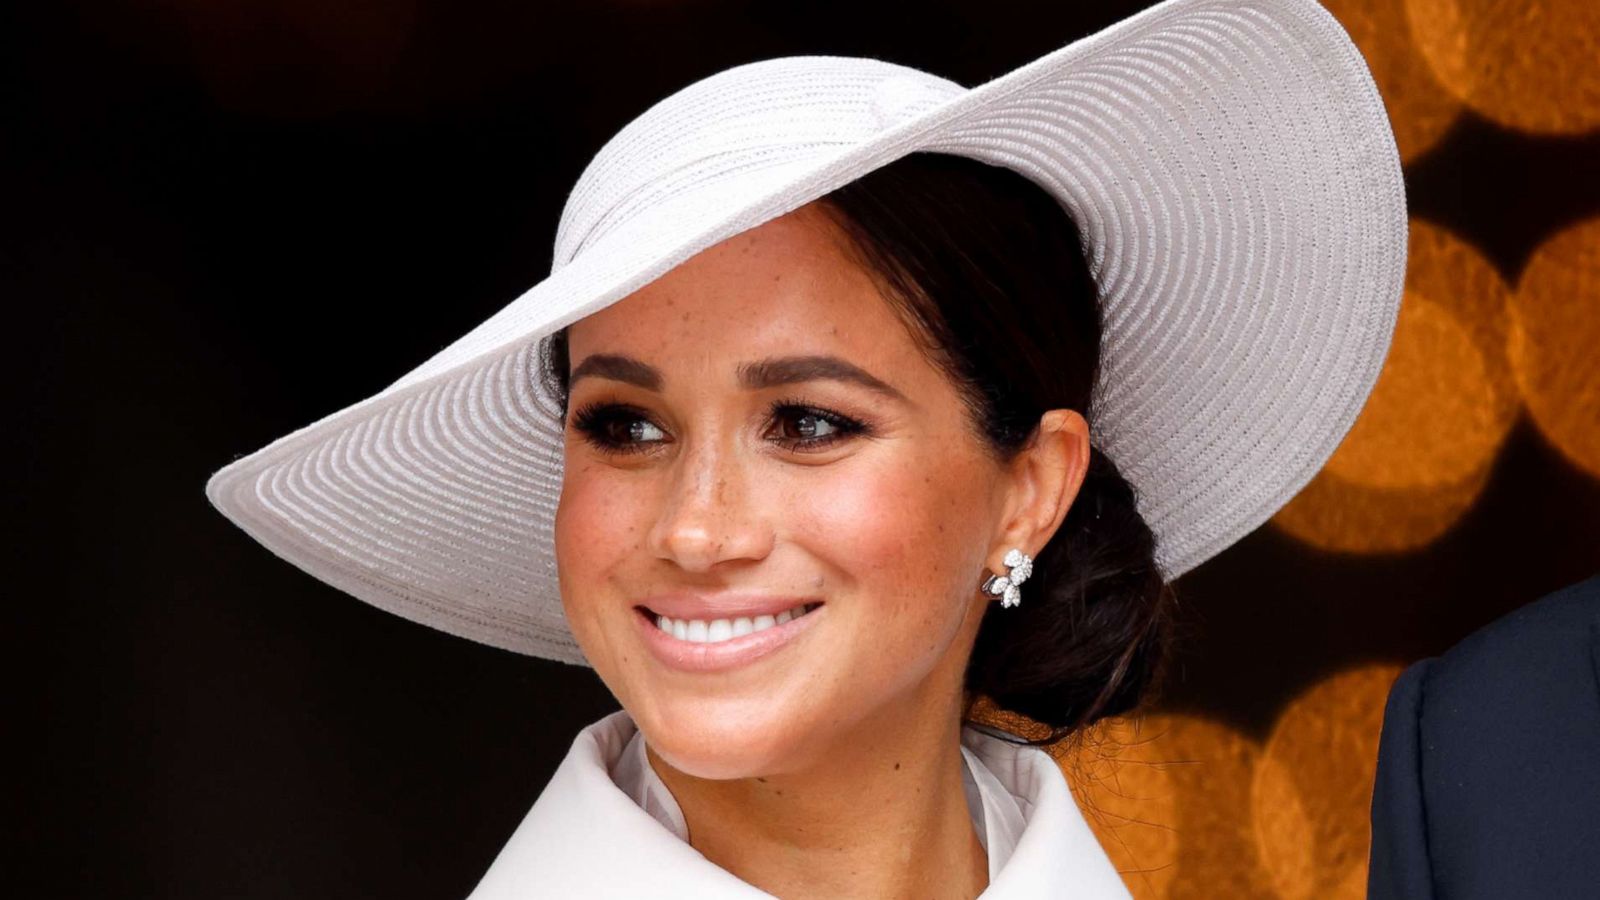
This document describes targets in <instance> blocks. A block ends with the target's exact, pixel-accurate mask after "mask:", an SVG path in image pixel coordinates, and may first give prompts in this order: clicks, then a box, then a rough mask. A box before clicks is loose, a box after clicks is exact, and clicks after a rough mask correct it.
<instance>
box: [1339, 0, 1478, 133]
mask: <svg viewBox="0 0 1600 900" xmlns="http://www.w3.org/2000/svg"><path fill="white" fill-rule="evenodd" d="M1323 6H1325V7H1326V8H1327V9H1328V11H1329V12H1331V13H1333V15H1334V17H1335V18H1337V19H1338V20H1339V24H1341V25H1343V26H1344V28H1345V30H1346V31H1348V32H1349V33H1350V38H1351V40H1353V41H1355V43H1356V46H1357V47H1359V48H1360V49H1361V55H1362V56H1365V57H1366V59H1367V66H1368V68H1370V69H1371V70H1372V77H1373V80H1374V81H1376V82H1377V83H1378V92H1379V93H1380V94H1382V95H1383V103H1384V106H1386V107H1387V108H1388V110H1389V118H1390V121H1391V123H1392V124H1393V126H1394V137H1395V143H1397V144H1399V146H1400V158H1401V160H1403V161H1405V162H1409V161H1411V160H1412V159H1415V158H1416V157H1418V156H1420V155H1422V154H1423V153H1424V152H1426V151H1427V150H1428V149H1429V148H1430V147H1432V146H1433V145H1434V143H1435V142H1437V141H1438V139H1439V137H1440V135H1442V134H1444V133H1445V132H1446V131H1448V130H1449V128H1450V125H1451V124H1452V123H1453V122H1455V120H1456V117H1457V116H1458V115H1460V113H1461V101H1460V100H1457V99H1456V97H1455V95H1454V94H1451V93H1450V92H1449V91H1447V90H1445V89H1444V88H1443V87H1441V86H1440V85H1439V83H1438V82H1437V81H1435V80H1434V77H1433V72H1432V71H1431V70H1430V69H1429V68H1428V63H1427V62H1426V61H1425V60H1424V59H1422V57H1421V56H1420V55H1419V54H1418V53H1417V48H1416V47H1415V46H1414V45H1413V44H1412V42H1411V32H1410V30H1409V29H1408V28H1407V26H1406V12H1405V7H1404V6H1402V5H1401V4H1399V3H1396V2H1395V0H1323Z"/></svg>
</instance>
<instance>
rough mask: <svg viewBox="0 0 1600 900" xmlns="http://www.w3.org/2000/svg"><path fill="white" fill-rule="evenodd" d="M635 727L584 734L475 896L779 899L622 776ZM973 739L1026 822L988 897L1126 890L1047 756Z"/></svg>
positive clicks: (625, 723) (608, 725)
mask: <svg viewBox="0 0 1600 900" xmlns="http://www.w3.org/2000/svg"><path fill="white" fill-rule="evenodd" d="M635 728H636V726H635V725H634V723H633V720H632V719H631V718H630V717H628V715H627V713H626V711H623V710H619V711H617V712H614V713H612V714H610V715H608V716H606V717H605V718H603V719H601V720H600V721H598V722H595V723H593V724H592V725H589V726H588V727H586V728H584V730H583V731H582V732H580V733H579V734H578V737H577V739H576V740H574V741H573V744H572V749H571V750H570V751H569V752H568V753H567V756H566V758H565V759H564V760H562V762H561V765H560V766H559V767H557V769H556V772H555V775H553V776H552V777H551V779H550V783H549V784H548V785H546V786H545V789H544V791H543V792H542V793H541V794H540V795H539V799H538V800H537V801H536V802H535V803H534V804H533V808H532V809H531V810H529V811H528V815H527V816H526V817H525V818H524V819H523V820H522V824H521V825H519V826H518V827H517V830H516V831H515V832H514V833H513V834H512V835H511V839H510V840H509V841H508V842H507V843H506V845H505V847H504V848H503V849H502V850H501V851H500V855H499V856H498V857H496V859H495V861H494V863H493V864H492V865H491V866H490V867H489V870H488V871H487V872H486V873H485V874H484V876H483V879H482V880H481V881H480V882H479V884H478V886H477V888H476V889H475V890H474V891H473V892H472V894H471V896H470V898H469V900H526V898H536V897H589V898H638V897H694V898H704V900H759V898H769V900H770V898H771V897H772V895H771V894H768V893H766V892H765V891H762V890H759V889H757V888H756V887H754V886H752V885H750V884H747V883H746V882H744V881H741V880H740V879H738V878H736V877H734V876H733V875H732V874H730V873H729V872H727V871H726V870H725V869H723V868H721V867H720V866H717V865H716V864H714V863H712V862H711V861H710V860H708V859H706V858H705V857H704V856H702V855H701V854H700V853H699V851H697V850H695V849H694V848H693V847H691V846H690V845H689V844H687V843H685V842H684V841H682V840H680V839H679V838H678V836H677V835H675V834H673V833H672V832H671V831H669V830H668V829H666V828H665V827H663V826H662V825H661V823H660V822H657V821H656V820H655V819H654V818H653V817H651V816H650V815H649V814H648V813H646V812H645V811H644V810H643V809H641V808H640V807H639V806H638V805H637V804H635V803H634V802H633V800H632V799H631V798H630V797H628V795H627V794H625V793H624V792H623V791H622V790H621V789H620V788H618V787H617V785H616V783H615V782H614V781H612V779H611V774H610V767H611V765H612V764H613V763H614V762H615V761H616V760H617V759H618V758H619V757H620V756H621V754H622V750H623V748H624V747H625V746H626V745H627V742H628V739H629V738H630V737H632V736H633V733H634V730H635ZM964 744H965V746H966V747H967V748H968V749H970V750H971V751H972V752H973V753H974V754H975V755H976V756H977V757H978V758H979V759H981V760H982V761H983V763H984V764H985V765H986V766H988V768H989V769H990V771H992V772H993V773H994V775H995V776H996V778H998V779H999V781H1000V783H1001V784H1002V785H1003V786H1004V787H1005V789H1006V790H1008V791H1010V792H1011V793H1012V794H1013V795H1014V796H1016V797H1017V798H1018V802H1019V804H1020V805H1021V807H1022V810H1023V815H1024V817H1025V818H1026V819H1027V827H1026V829H1025V830H1024V831H1023V833H1022V837H1021V839H1020V840H1019V841H1018V843H1017V847H1016V850H1015V851H1014V852H1013V853H1012V855H1011V858H1010V859H1009V860H1007V862H1006V864H1005V866H1004V868H1003V869H1002V870H1001V871H1000V874H999V876H998V877H997V878H994V879H993V880H992V881H991V883H990V885H989V888H988V890H986V891H984V892H983V894H982V896H983V898H985V900H999V898H1004V900H1022V898H1029V900H1031V898H1037V897H1074V898H1089V900H1102V898H1115V900H1124V898H1127V897H1128V892H1127V889H1126V888H1125V887H1124V886H1123V884H1122V880H1121V878H1120V877H1119V876H1118V875H1117V873H1116V870H1115V869H1114V868H1113V867H1112V865H1111V862H1110V860H1109V859H1107V858H1106V855H1105V852H1104V851H1103V850H1101V848H1100V845H1099V843H1098V842H1097V841H1096V840H1095V837H1094V834H1093V833H1092V832H1091V831H1090V830H1089V827H1088V825H1087V824H1086V823H1085V822H1084V820H1083V817H1082V815H1081V814H1080V813H1079V812H1078V806H1077V803H1076V802H1075V801H1074V800H1073V798H1072V794H1071V792H1070V791H1069V790H1068V789H1067V785H1066V781H1065V779H1064V778H1062V776H1061V772H1060V769H1058V768H1057V767H1056V764H1055V762H1054V760H1052V759H1051V758H1050V756H1049V754H1047V753H1045V752H1043V751H1041V750H1037V749H1034V748H1030V747H1015V746H1013V745H1011V744H1008V743H1006V742H1005V741H1002V740H1000V739H998V738H994V737H990V736H987V735H982V734H978V733H976V732H968V734H967V736H966V737H965V738H964Z"/></svg>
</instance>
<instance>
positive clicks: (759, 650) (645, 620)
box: [633, 603, 827, 673]
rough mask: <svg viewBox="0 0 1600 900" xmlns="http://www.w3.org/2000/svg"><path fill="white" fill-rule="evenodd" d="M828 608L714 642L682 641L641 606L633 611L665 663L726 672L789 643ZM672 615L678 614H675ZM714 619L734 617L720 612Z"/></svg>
mask: <svg viewBox="0 0 1600 900" xmlns="http://www.w3.org/2000/svg"><path fill="white" fill-rule="evenodd" d="M795 605H799V604H798V603H797V604H795ZM785 608H786V609H787V608H788V607H785ZM826 609H827V604H822V605H820V606H818V607H817V608H816V609H813V610H812V611H811V612H808V613H806V614H805V615H803V616H801V617H800V618H798V619H790V620H789V621H787V622H784V623H783V624H782V625H774V626H772V627H771V628H768V629H765V630H763V631H756V632H752V633H750V634H746V635H741V636H739V637H736V638H729V639H728V640H726V641H721V642H719V643H715V644H701V643H696V642H695V641H680V640H678V639H677V638H675V637H673V636H672V635H670V634H668V633H666V632H665V631H662V630H661V629H660V628H658V627H656V619H655V616H654V615H653V614H652V613H650V612H648V611H646V610H644V609H640V608H638V607H635V608H634V610H633V620H634V621H635V622H638V623H639V628H640V630H642V631H643V632H644V633H643V634H642V635H641V638H642V640H643V641H644V644H645V646H646V647H649V648H650V653H651V655H653V656H655V658H656V659H657V660H658V661H659V662H660V663H661V664H662V665H664V666H666V667H668V668H670V669H676V670H678V671H680V672H694V673H707V672H725V671H728V670H730V669H736V668H739V667H740V666H746V665H749V664H751V663H753V662H755V661H756V660H758V659H761V658H763V657H766V656H769V655H771V654H773V653H775V652H777V651H778V650H779V649H781V648H783V647H785V646H787V645H789V644H790V643H791V642H793V641H795V640H796V639H798V638H799V637H800V636H801V635H804V634H805V633H806V632H808V631H810V630H811V628H812V626H813V625H815V624H816V621H815V620H816V618H817V616H819V615H822V614H823V611H824V610H826ZM668 615H670V613H669V614H668ZM758 615H759V614H758ZM672 618H678V617H677V616H672ZM685 618H699V617H698V616H696V617H685ZM714 618H718V619H725V618H735V617H734V616H726V615H718V616H715V617H714Z"/></svg>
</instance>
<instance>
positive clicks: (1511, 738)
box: [1372, 575, 1600, 897]
mask: <svg viewBox="0 0 1600 900" xmlns="http://www.w3.org/2000/svg"><path fill="white" fill-rule="evenodd" d="M1596 747H1600V575H1597V576H1594V577H1591V578H1589V579H1587V580H1585V581H1581V582H1579V583H1577V584H1573V585H1570V586H1568V587H1566V588H1563V589H1561V590H1558V591H1555V592H1554V593H1551V594H1548V595H1546V596H1544V597H1542V598H1540V599H1539V600H1537V601H1535V602H1533V603H1530V604H1528V605H1527V606H1524V607H1522V608H1520V609H1518V610H1516V611H1515V612H1512V613H1510V614H1508V615H1506V616H1504V617H1502V618H1501V619H1498V620H1496V621H1495V622H1492V623H1490V624H1489V625H1487V626H1485V627H1484V628H1482V629H1480V630H1478V631H1477V632H1474V633H1473V634H1472V635H1470V636H1468V637H1467V638H1466V639H1464V640H1462V641H1461V642H1460V643H1458V644H1457V645H1456V646H1454V647H1452V648H1451V649H1450V650H1449V651H1448V652H1446V653H1444V654H1443V655H1441V656H1439V657H1437V658H1435V659H1429V660H1423V661H1421V662H1419V663H1416V664H1415V665H1413V666H1411V667H1410V668H1408V669H1407V670H1406V671H1405V673H1404V674H1402V675H1401V677H1400V678H1399V679H1398V680H1397V681H1396V682H1395V685H1394V687H1393V689H1392V690H1391V692H1390V695H1389V702H1388V706H1387V708H1386V710H1385V713H1384V723H1383V736H1382V739H1381V742H1380V749H1379V755H1378V773H1377V780H1376V783H1375V787H1374V792H1373V805H1372V815H1373V858H1372V862H1373V878H1374V883H1373V894H1372V895H1373V896H1374V897H1380V896H1430V893H1428V892H1427V891H1425V890H1424V884H1423V883H1422V882H1426V883H1427V885H1428V886H1429V888H1430V889H1431V887H1433V886H1436V887H1438V888H1439V889H1440V890H1441V893H1443V894H1448V895H1451V896H1470V897H1476V896H1493V895H1495V892H1496V891H1511V892H1512V893H1516V892H1518V891H1525V890H1527V889H1529V888H1531V887H1535V886H1537V887H1539V888H1541V889H1548V890H1551V891H1555V892H1556V893H1559V891H1560V886H1561V885H1565V884H1568V883H1576V882H1574V881H1571V879H1582V878H1590V877H1593V878H1595V879H1596V880H1597V881H1600V862H1596V861H1594V857H1595V854H1593V853H1582V854H1578V855H1581V856H1582V857H1583V858H1584V859H1585V860H1587V861H1586V862H1581V863H1578V862H1577V861H1576V860H1575V859H1574V860H1572V861H1570V862H1565V863H1562V864H1560V865H1557V864H1555V863H1554V860H1555V859H1557V858H1560V855H1561V854H1563V853H1564V852H1565V849H1571V850H1572V851H1573V852H1574V853H1578V850H1579V848H1581V847H1585V846H1587V847H1594V846H1600V762H1597V761H1596V760H1597V759H1600V757H1597V755H1596V751H1595V748H1596ZM1574 863H1576V864H1574ZM1586 866H1587V868H1586ZM1379 879H1390V880H1391V887H1393V886H1394V885H1396V884H1400V883H1403V882H1405V881H1406V880H1407V879H1411V880H1412V883H1410V884H1409V886H1408V887H1406V888H1405V889H1403V890H1396V891H1394V892H1393V893H1387V892H1384V891H1380V890H1379V889H1378V888H1379V884H1378V881H1379ZM1416 879H1422V882H1416V881H1415V880H1416ZM1551 879H1554V880H1553V881H1552V880H1551ZM1446 887H1448V888H1449V889H1448V890H1446V889H1445V888H1446Z"/></svg>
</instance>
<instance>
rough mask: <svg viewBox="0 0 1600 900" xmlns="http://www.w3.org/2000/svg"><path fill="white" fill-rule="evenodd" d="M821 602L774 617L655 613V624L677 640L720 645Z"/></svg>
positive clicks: (775, 623) (792, 616)
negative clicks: (689, 616)
mask: <svg viewBox="0 0 1600 900" xmlns="http://www.w3.org/2000/svg"><path fill="white" fill-rule="evenodd" d="M821 605H822V604H820V603H802V604H800V605H799V606H796V607H795V608H794V609H786V610H784V611H783V612H780V613H778V614H777V615H776V616H755V617H754V618H750V617H746V616H740V617H739V618H737V619H710V620H706V619H674V618H672V617H671V616H663V615H659V614H658V615H657V616H656V627H657V628H659V629H661V630H662V631H665V632H666V633H668V634H670V635H672V636H673V637H675V638H677V639H678V640H680V641H693V642H694V643H696V644H720V643H722V642H723V641H727V640H731V639H733V638H736V637H744V636H745V635H747V634H753V633H755V632H757V631H766V630H767V629H768V628H773V627H776V626H778V625H782V624H783V623H785V622H787V621H789V620H790V619H798V618H800V617H801V616H803V615H805V614H806V613H808V612H811V611H812V610H813V609H816V608H817V607H819V606H821Z"/></svg>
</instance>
